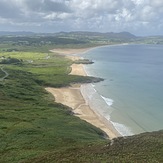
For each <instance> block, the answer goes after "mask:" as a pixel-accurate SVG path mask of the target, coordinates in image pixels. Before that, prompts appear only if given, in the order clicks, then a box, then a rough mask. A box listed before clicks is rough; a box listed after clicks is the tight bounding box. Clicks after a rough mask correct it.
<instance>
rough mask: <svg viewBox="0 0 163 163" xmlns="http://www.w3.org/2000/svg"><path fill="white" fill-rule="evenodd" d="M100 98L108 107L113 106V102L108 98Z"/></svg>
mask: <svg viewBox="0 0 163 163" xmlns="http://www.w3.org/2000/svg"><path fill="white" fill-rule="evenodd" d="M101 97H102V98H103V99H104V100H105V102H106V103H107V104H108V105H109V106H112V105H113V102H114V100H112V99H110V98H106V97H104V96H102V95H101Z"/></svg>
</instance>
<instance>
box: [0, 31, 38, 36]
mask: <svg viewBox="0 0 163 163" xmlns="http://www.w3.org/2000/svg"><path fill="white" fill-rule="evenodd" d="M34 34H35V33H33V32H26V31H18V32H10V31H0V36H6V35H7V36H17V35H19V36H27V35H34Z"/></svg>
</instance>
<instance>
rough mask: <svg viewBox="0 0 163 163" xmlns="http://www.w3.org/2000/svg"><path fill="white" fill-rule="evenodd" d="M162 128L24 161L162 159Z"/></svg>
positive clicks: (140, 162)
mask: <svg viewBox="0 0 163 163" xmlns="http://www.w3.org/2000/svg"><path fill="white" fill-rule="evenodd" d="M162 153H163V131H159V132H153V133H144V134H140V135H135V136H131V137H125V138H117V139H114V140H113V141H112V142H109V143H106V144H98V143H97V144H95V145H87V146H83V147H80V146H78V147H74V148H70V149H68V150H65V151H62V152H53V151H52V152H49V153H46V154H44V155H41V156H39V157H35V158H34V159H31V160H29V161H25V162H24V163H30V162H35V163H44V162H46V163H56V162H57V163H62V162H67V163H68V162H71V163H76V162H80V163H156V162H157V163H162V162H163V156H162Z"/></svg>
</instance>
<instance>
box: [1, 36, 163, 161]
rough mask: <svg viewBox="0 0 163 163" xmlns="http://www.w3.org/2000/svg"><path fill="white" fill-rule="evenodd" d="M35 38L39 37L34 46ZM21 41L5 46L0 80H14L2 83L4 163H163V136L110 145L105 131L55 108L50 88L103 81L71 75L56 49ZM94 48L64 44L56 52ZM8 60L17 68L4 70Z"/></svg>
mask: <svg viewBox="0 0 163 163" xmlns="http://www.w3.org/2000/svg"><path fill="white" fill-rule="evenodd" d="M14 37H15V36H14ZM32 37H34V38H35V37H36V36H29V40H31V41H32V39H31V38H32ZM81 37H82V36H81ZM88 37H89V39H90V38H91V36H88ZM93 37H94V36H93ZM3 38H4V37H3ZM26 38H28V37H27V36H26ZM17 39H18V38H17ZM23 39H25V37H24V38H23ZM37 39H38V38H37ZM69 39H71V37H70V38H69ZM11 40H12V39H11ZM29 40H28V39H27V41H29ZM34 40H35V39H34ZM41 40H42V39H40V40H39V39H38V41H37V43H38V42H40V41H41ZM19 41H21V39H20V40H16V39H15V40H14V41H13V40H12V41H11V42H10V39H9V38H8V41H7V42H1V44H0V49H1V53H0V62H1V64H0V79H1V78H3V77H4V76H6V72H7V73H8V74H9V76H6V77H5V79H4V80H0V163H1V162H2V163H10V162H11V163H17V162H22V163H28V162H38V163H46V162H47V163H48V162H49V163H51V162H52V163H53V162H54V163H56V162H68V163H69V162H74V163H76V162H83V163H87V162H88V163H89V162H110V163H123V162H124V163H127V162H134V163H144V162H149V163H155V162H160V163H161V162H163V156H162V153H163V131H160V132H153V133H145V134H141V135H135V136H132V137H126V138H118V139H115V140H113V141H110V140H105V139H104V133H103V132H102V131H101V130H100V129H97V128H95V127H94V126H92V125H90V124H88V123H86V122H85V121H82V120H80V119H79V118H77V117H75V116H74V115H73V113H72V112H71V108H68V107H66V106H63V105H61V104H57V103H55V102H54V98H53V97H52V96H51V95H50V94H48V93H47V92H46V91H45V89H44V87H45V86H53V87H61V86H68V85H70V84H72V83H76V82H92V81H94V82H97V81H99V80H101V79H96V78H92V77H82V76H75V75H68V73H69V72H70V65H71V64H72V61H70V60H68V59H65V58H63V57H61V56H57V55H55V54H53V53H49V52H48V48H49V47H50V46H47V45H41V46H40V45H38V44H36V45H34V44H32V45H28V46H27V45H17V42H19ZM85 41H86V42H87V41H88V40H87V39H86V40H85ZM13 43H16V44H15V46H14V45H12V44H13ZM89 43H90V42H89ZM91 44H92V43H91ZM88 45H89V44H85V43H83V42H82V43H81V42H80V43H79V44H76V45H74V44H73V45H70V44H66V43H65V42H64V43H63V42H62V43H61V42H60V43H58V45H56V47H57V46H58V47H68V46H70V47H71V48H73V47H74V46H77V48H78V47H84V46H88ZM92 45H93V44H92ZM94 45H95V44H94ZM51 46H54V45H51ZM11 49H12V50H11ZM13 49H14V50H13ZM39 50H40V52H37V51H39ZM18 51H19V52H18ZM24 51H25V52H24ZM26 51H31V52H26ZM45 51H47V52H46V53H43V52H45ZM5 59H7V60H8V61H10V60H9V59H12V62H11V61H10V62H7V63H6V64H3V61H4V60H5ZM15 61H19V62H15ZM79 62H80V63H81V62H82V63H83V62H88V60H85V61H83V60H82V61H80V60H79Z"/></svg>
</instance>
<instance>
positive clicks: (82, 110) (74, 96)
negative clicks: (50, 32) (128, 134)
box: [45, 49, 121, 139]
mask: <svg viewBox="0 0 163 163" xmlns="http://www.w3.org/2000/svg"><path fill="white" fill-rule="evenodd" d="M87 50H89V49H72V51H71V50H70V49H69V50H68V51H66V50H65V49H64V50H62V49H59V50H56V51H55V50H53V52H55V53H59V54H65V55H66V56H68V57H69V58H70V59H72V60H76V59H79V57H76V56H70V54H74V53H80V52H81V53H83V52H85V51H87ZM65 51H66V52H65ZM64 52H65V53H64ZM71 52H72V53H71ZM67 54H68V55H67ZM71 68H72V71H71V73H70V74H73V75H83V76H86V72H85V70H84V67H83V65H82V64H72V66H71ZM45 89H46V90H47V91H48V92H50V93H51V94H52V95H53V96H54V97H55V102H58V103H62V104H64V105H67V106H69V107H71V108H72V111H73V112H74V113H75V116H78V117H80V118H81V119H83V120H85V121H87V122H88V123H90V124H92V125H94V126H96V127H98V128H100V129H101V130H103V131H104V132H105V133H106V134H107V135H108V137H109V138H110V139H113V138H116V137H118V136H121V135H120V134H119V133H118V132H117V131H116V130H115V128H114V127H113V125H112V124H111V123H110V122H109V121H107V120H106V119H104V118H103V117H101V116H100V115H99V114H98V113H95V112H94V110H93V109H91V108H90V106H89V105H88V104H87V103H86V101H85V100H84V98H83V96H82V94H81V85H80V84H74V85H72V86H71V87H65V88H51V87H48V88H45Z"/></svg>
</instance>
